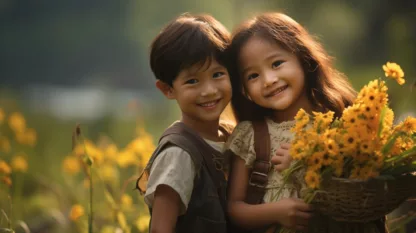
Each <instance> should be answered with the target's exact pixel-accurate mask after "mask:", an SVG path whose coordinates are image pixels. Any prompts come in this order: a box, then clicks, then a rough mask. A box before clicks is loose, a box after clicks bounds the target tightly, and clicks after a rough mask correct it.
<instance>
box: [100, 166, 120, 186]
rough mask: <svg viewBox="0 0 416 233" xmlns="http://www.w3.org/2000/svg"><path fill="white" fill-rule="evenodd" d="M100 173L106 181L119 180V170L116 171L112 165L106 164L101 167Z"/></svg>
mask: <svg viewBox="0 0 416 233" xmlns="http://www.w3.org/2000/svg"><path fill="white" fill-rule="evenodd" d="M98 173H99V174H100V177H101V178H102V179H103V180H104V181H108V182H113V181H116V180H117V179H118V173H117V169H115V168H114V166H113V165H111V164H104V165H103V166H100V168H99V169H98Z"/></svg>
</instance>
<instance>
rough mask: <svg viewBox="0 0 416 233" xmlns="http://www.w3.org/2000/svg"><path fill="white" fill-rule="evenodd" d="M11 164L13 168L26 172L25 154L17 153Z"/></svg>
mask: <svg viewBox="0 0 416 233" xmlns="http://www.w3.org/2000/svg"><path fill="white" fill-rule="evenodd" d="M11 165H12V168H13V170H15V171H20V172H26V171H27V168H28V165H27V161H26V159H25V156H24V155H22V154H18V155H16V156H14V157H13V158H12V161H11Z"/></svg>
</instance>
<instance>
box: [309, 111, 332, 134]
mask: <svg viewBox="0 0 416 233" xmlns="http://www.w3.org/2000/svg"><path fill="white" fill-rule="evenodd" d="M313 114H314V115H315V121H314V123H313V124H314V128H315V129H316V130H317V131H321V130H322V129H326V128H328V126H329V125H330V124H331V123H332V119H333V118H334V112H332V111H328V112H326V113H321V112H313ZM318 126H319V128H320V129H318Z"/></svg>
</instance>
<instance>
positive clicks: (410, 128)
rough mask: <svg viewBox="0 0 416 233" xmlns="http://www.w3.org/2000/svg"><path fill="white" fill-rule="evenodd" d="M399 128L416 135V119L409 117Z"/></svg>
mask: <svg viewBox="0 0 416 233" xmlns="http://www.w3.org/2000/svg"><path fill="white" fill-rule="evenodd" d="M398 128H400V129H401V130H402V131H404V132H406V133H408V134H413V133H416V118H414V117H407V118H406V119H405V120H404V121H403V123H402V124H400V125H399V126H398Z"/></svg>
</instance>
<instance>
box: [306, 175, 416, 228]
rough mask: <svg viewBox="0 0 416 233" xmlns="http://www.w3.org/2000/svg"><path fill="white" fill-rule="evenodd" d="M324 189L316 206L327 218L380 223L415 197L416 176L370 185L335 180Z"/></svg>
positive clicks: (370, 183) (379, 181)
mask: <svg viewBox="0 0 416 233" xmlns="http://www.w3.org/2000/svg"><path fill="white" fill-rule="evenodd" d="M322 186H323V187H322V191H319V192H318V193H317V194H316V196H315V198H314V200H313V204H315V205H316V207H317V208H318V210H319V211H320V212H321V213H323V214H324V215H327V216H330V217H331V218H333V219H335V220H337V221H346V222H368V221H372V220H376V219H380V218H382V217H384V216H385V215H387V214H388V213H390V212H391V211H393V210H394V209H396V208H397V207H398V206H399V205H400V204H401V203H403V202H404V201H406V200H407V199H408V198H410V197H415V196H416V176H401V177H397V178H396V179H394V180H378V179H372V180H369V181H357V180H348V179H340V178H332V179H331V180H329V181H327V182H325V183H323V185H322Z"/></svg>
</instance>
